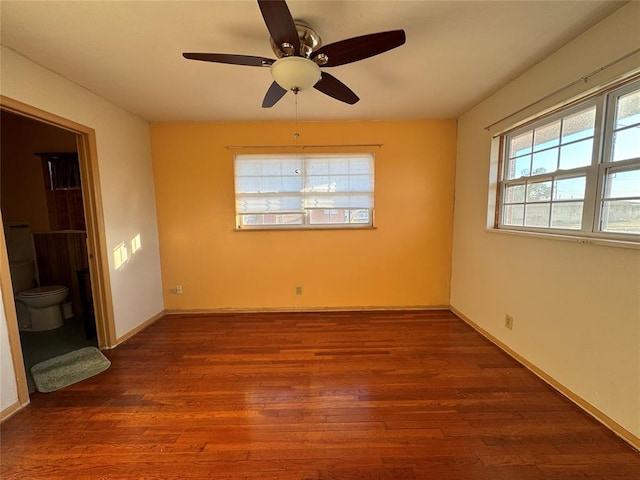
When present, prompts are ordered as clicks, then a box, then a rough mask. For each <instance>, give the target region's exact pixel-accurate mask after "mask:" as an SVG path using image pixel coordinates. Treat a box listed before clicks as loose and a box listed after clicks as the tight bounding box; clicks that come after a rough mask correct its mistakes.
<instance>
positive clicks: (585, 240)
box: [485, 228, 640, 250]
mask: <svg viewBox="0 0 640 480" xmlns="http://www.w3.org/2000/svg"><path fill="white" fill-rule="evenodd" d="M485 231H486V232H487V233H497V234H500V235H515V236H519V237H528V238H540V239H546V240H559V241H563V242H573V243H581V244H583V245H600V246H604V247H615V248H629V249H632V250H640V242H632V241H629V240H614V239H611V238H599V237H584V236H578V235H565V234H558V233H542V232H525V231H522V230H508V229H505V228H486V229H485Z"/></svg>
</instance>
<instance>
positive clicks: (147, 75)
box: [0, 0, 625, 121]
mask: <svg viewBox="0 0 640 480" xmlns="http://www.w3.org/2000/svg"><path fill="white" fill-rule="evenodd" d="M624 3H625V2H614V1H609V0H605V1H598V0H593V1H575V0H572V1H562V0H555V1H480V0H478V1H440V2H436V1H401V0H388V1H369V0H364V1H356V0H351V1H318V0H316V1H299V0H290V1H289V2H288V5H289V9H290V11H291V14H292V16H293V18H294V19H296V20H302V21H304V22H305V23H307V24H309V25H311V26H312V27H313V28H314V29H315V30H316V31H317V32H318V33H319V34H320V35H321V37H322V40H323V43H324V44H329V43H333V42H336V41H339V40H343V39H345V38H350V37H354V36H359V35H364V34H367V33H374V32H380V31H386V30H394V29H404V30H405V31H406V34H407V42H406V44H405V45H403V46H401V47H399V48H397V49H394V50H391V51H389V52H386V53H384V54H381V55H379V56H376V57H373V58H369V59H366V60H362V61H360V62H357V63H352V64H348V65H343V66H340V67H334V68H330V69H327V71H328V72H330V73H331V74H333V75H334V76H335V77H337V78H338V79H340V80H341V81H342V82H343V83H345V84H346V85H348V86H349V87H350V88H351V89H352V90H353V91H355V93H356V94H357V95H358V96H359V97H360V102H359V103H357V104H356V105H353V106H351V105H347V104H343V103H341V102H339V101H337V100H334V99H332V98H330V97H327V96H325V95H323V94H322V93H320V92H318V91H316V90H313V89H311V90H308V91H303V92H301V93H300V94H299V95H298V115H299V119H300V120H373V119H375V120H383V119H413V118H456V117H457V116H459V115H460V114H461V113H463V112H464V111H466V110H467V109H468V108H470V107H472V106H473V105H475V104H476V103H478V102H479V101H481V100H482V99H484V98H486V97H487V96H488V95H489V94H491V93H492V92H494V91H496V90H497V89H499V88H500V87H501V86H503V85H504V84H505V83H507V82H508V81H509V80H511V79H513V78H515V77H516V76H517V75H519V74H520V73H522V72H523V71H525V70H526V69H528V68H529V67H531V66H532V65H534V64H535V63H536V62H538V61H540V60H541V59H543V58H544V57H546V56H547V55H549V54H550V53H552V52H553V51H555V50H556V49H558V48H559V47H561V46H562V45H564V44H565V43H567V42H568V41H569V40H571V39H573V38H575V37H576V36H578V35H579V34H580V33H582V32H583V31H585V30H586V29H588V28H589V27H590V26H592V25H594V24H595V23H597V22H598V21H599V20H601V19H602V18H604V17H606V16H607V15H609V14H610V13H611V12H613V11H614V10H616V9H617V8H619V7H620V6H622V5H623V4H624ZM0 8H1V12H0V13H1V16H0V19H1V22H2V23H1V42H2V45H4V46H6V47H8V48H11V49H13V50H15V51H16V52H18V53H20V54H22V55H24V56H25V57H27V58H29V59H31V60H33V61H34V62H36V63H38V64H40V65H43V66H44V67H47V68H49V69H50V70H53V71H54V72H57V73H59V74H60V75H62V76H63V77H65V78H67V79H69V80H71V81H73V82H75V83H77V84H79V85H82V86H83V87H85V88H87V89H89V90H91V91H93V92H95V93H96V94H98V95H100V96H101V97H103V98H105V99H107V100H109V101H111V102H113V103H115V104H117V105H119V106H121V107H123V108H124V109H126V110H128V111H130V112H133V113H135V114H137V115H139V116H140V117H142V118H144V119H146V120H149V121H241V120H242V121H265V120H283V119H293V118H294V117H295V101H294V96H293V94H291V93H289V94H287V95H286V96H285V97H284V98H283V99H282V100H280V102H279V103H278V104H276V105H275V106H274V107H273V108H270V109H263V108H261V104H262V99H263V97H264V94H265V92H266V90H267V88H268V87H269V85H270V84H271V82H272V78H271V75H270V72H269V69H268V68H260V67H246V66H236V65H225V64H215V63H206V62H197V61H191V60H185V59H184V58H183V57H182V55H181V54H182V52H214V53H232V54H242V55H255V56H264V57H269V58H275V57H274V55H273V53H272V51H271V48H270V45H269V34H268V32H267V28H266V26H265V24H264V21H263V20H262V17H261V15H260V10H259V8H258V5H257V3H256V2H255V1H253V0H235V1H87V0H85V1H44V2H32V1H9V0H2V1H1V2H0Z"/></svg>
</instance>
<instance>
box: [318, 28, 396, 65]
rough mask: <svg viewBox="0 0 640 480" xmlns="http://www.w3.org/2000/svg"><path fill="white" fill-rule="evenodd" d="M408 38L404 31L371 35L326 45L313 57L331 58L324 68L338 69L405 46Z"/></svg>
mask: <svg viewBox="0 0 640 480" xmlns="http://www.w3.org/2000/svg"><path fill="white" fill-rule="evenodd" d="M406 38H407V37H406V35H405V33H404V30H391V31H389V32H379V33H371V34H369V35H362V36H361V37H353V38H348V39H346V40H342V41H340V42H335V43H330V44H329V45H325V46H324V47H322V48H319V49H318V50H316V51H315V52H314V54H313V57H314V58H315V57H317V56H318V55H320V54H321V53H324V54H325V55H326V56H327V57H329V61H328V62H327V63H326V64H324V65H322V67H337V66H338V65H344V64H346V63H352V62H357V61H358V60H362V59H365V58H369V57H373V56H374V55H379V54H381V53H384V52H386V51H388V50H391V49H393V48H396V47H399V46H400V45H403V44H404V42H405V41H406Z"/></svg>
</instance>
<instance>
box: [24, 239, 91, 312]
mask: <svg viewBox="0 0 640 480" xmlns="http://www.w3.org/2000/svg"><path fill="white" fill-rule="evenodd" d="M86 238H87V234H86V233H85V232H60V233H36V234H34V235H33V241H34V243H35V247H36V256H37V258H38V271H39V273H40V285H64V286H66V287H69V298H68V299H67V301H71V302H73V313H74V314H76V315H81V314H82V313H83V311H82V298H81V296H80V286H79V285H78V278H77V277H78V276H77V274H76V271H77V270H80V269H83V268H87V267H88V266H89V260H88V256H87V242H86Z"/></svg>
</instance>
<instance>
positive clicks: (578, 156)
mask: <svg viewBox="0 0 640 480" xmlns="http://www.w3.org/2000/svg"><path fill="white" fill-rule="evenodd" d="M592 155H593V139H592V138H589V139H587V140H582V141H580V142H576V143H571V144H569V145H565V146H563V147H562V148H561V149H560V169H561V170H570V169H572V168H579V167H587V166H589V165H591V157H592Z"/></svg>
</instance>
